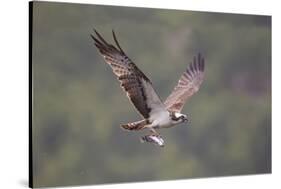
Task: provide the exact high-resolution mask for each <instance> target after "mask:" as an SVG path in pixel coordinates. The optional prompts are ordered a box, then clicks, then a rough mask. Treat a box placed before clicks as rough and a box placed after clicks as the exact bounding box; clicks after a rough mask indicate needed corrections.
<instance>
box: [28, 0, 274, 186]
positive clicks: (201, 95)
mask: <svg viewBox="0 0 281 189" xmlns="http://www.w3.org/2000/svg"><path fill="white" fill-rule="evenodd" d="M93 28H95V29H97V30H98V31H99V32H100V33H101V34H102V35H103V36H104V38H105V39H106V40H107V41H109V42H113V39H112V34H111V30H112V29H114V30H115V32H116V34H117V37H118V39H119V42H120V44H121V46H122V47H123V49H124V50H125V52H126V53H127V54H128V56H129V57H130V58H131V59H132V60H133V61H134V62H135V63H136V64H137V65H138V67H139V68H140V69H141V70H142V71H143V72H144V73H145V74H146V75H147V76H148V77H149V78H150V79H151V80H152V83H153V85H154V88H155V90H156V91H157V92H158V94H159V96H160V97H161V98H162V99H163V100H164V99H165V98H166V97H167V96H168V95H169V93H170V92H171V91H172V89H173V88H174V86H175V85H176V83H177V81H178V79H179V76H180V75H181V73H182V72H183V70H184V69H185V68H186V67H187V65H188V64H189V63H190V62H191V59H192V57H193V55H195V54H197V53H198V52H201V53H202V54H203V55H204V56H205V59H206V75H205V81H204V82H203V84H202V86H201V89H200V90H199V92H198V93H197V94H196V95H194V96H193V97H192V98H191V100H190V101H189V102H188V103H187V104H186V106H185V107H184V109H183V112H184V113H188V114H189V116H190V118H191V123H190V124H189V125H186V124H181V125H179V126H178V127H174V128H172V129H166V130H162V131H160V132H161V134H162V135H163V137H164V140H165V142H166V146H165V147H164V148H159V147H157V146H154V145H152V144H141V143H140V141H139V137H140V136H142V135H143V134H144V133H143V132H124V131H123V130H122V129H120V127H119V125H120V124H122V123H127V122H130V121H136V120H139V119H140V118H141V117H140V115H139V114H138V113H137V112H136V111H135V109H134V108H133V106H132V105H131V103H130V102H129V100H128V99H127V97H126V95H125V93H124V92H123V91H122V89H121V88H120V87H119V82H118V81H117V79H116V78H115V76H114V75H113V73H112V71H111V68H110V67H109V66H108V65H107V64H105V62H104V60H103V59H102V57H101V56H100V55H99V54H98V52H97V49H96V48H95V46H94V43H93V41H92V39H91V38H90V33H93ZM32 43H33V49H32V69H33V72H32V74H33V123H32V124H33V125H32V139H33V173H34V186H35V187H38V186H63V185H88V184H101V183H116V182H136V181H153V180H170V179H184V178H194V177H197V178H198V177H215V176H227V175H241V174H259V173H270V172H271V17H269V16H255V15H239V14H222V13H207V12H193V11H178V10H161V9H148V8H130V7H114V6H96V5H81V4H66V3H50V2H35V3H34V7H33V41H32Z"/></svg>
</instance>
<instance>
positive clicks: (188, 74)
mask: <svg viewBox="0 0 281 189" xmlns="http://www.w3.org/2000/svg"><path fill="white" fill-rule="evenodd" d="M204 64H205V63H204V58H203V57H201V55H200V53H199V54H198V55H197V57H194V58H193V62H192V63H191V64H190V65H189V67H188V68H187V69H186V71H185V72H184V73H183V74H182V76H181V77H180V79H179V81H178V84H177V86H176V87H175V88H174V90H173V91H172V93H171V94H170V95H169V96H168V98H167V99H166V101H165V102H164V104H165V106H166V108H167V109H168V110H170V111H173V112H181V110H182V108H183V106H184V104H185V102H186V101H187V100H188V99H189V98H190V97H191V96H192V95H193V94H194V93H196V92H197V91H198V90H199V87H200V85H201V83H202V81H203V78H204Z"/></svg>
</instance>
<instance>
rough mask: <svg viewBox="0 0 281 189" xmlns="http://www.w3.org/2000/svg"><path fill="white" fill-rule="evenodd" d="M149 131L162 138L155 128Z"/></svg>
mask: <svg viewBox="0 0 281 189" xmlns="http://www.w3.org/2000/svg"><path fill="white" fill-rule="evenodd" d="M149 130H150V133H151V134H153V135H156V136H160V134H159V133H157V132H156V130H155V129H154V128H149Z"/></svg>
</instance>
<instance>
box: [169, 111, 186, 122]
mask: <svg viewBox="0 0 281 189" xmlns="http://www.w3.org/2000/svg"><path fill="white" fill-rule="evenodd" d="M171 118H172V121H173V122H174V124H178V123H183V122H188V119H187V115H185V114H182V113H179V112H172V113H171Z"/></svg>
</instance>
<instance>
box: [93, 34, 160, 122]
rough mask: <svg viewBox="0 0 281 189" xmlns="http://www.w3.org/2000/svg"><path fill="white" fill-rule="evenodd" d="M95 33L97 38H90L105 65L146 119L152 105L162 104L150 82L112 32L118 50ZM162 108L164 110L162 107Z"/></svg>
mask: <svg viewBox="0 0 281 189" xmlns="http://www.w3.org/2000/svg"><path fill="white" fill-rule="evenodd" d="M95 33H96V35H97V37H98V38H97V37H95V36H93V35H91V37H92V38H93V39H94V41H95V45H96V47H97V48H98V50H99V52H100V53H101V54H102V56H103V58H104V59H105V61H106V63H108V64H109V65H110V66H111V68H112V70H113V72H114V74H115V75H116V76H117V78H118V79H119V81H120V82H121V87H122V88H123V89H124V90H125V91H126V93H127V96H128V97H129V99H130V100H131V102H132V103H133V104H134V106H135V107H136V109H137V110H138V111H139V112H140V114H141V115H142V116H143V117H144V118H148V117H149V113H150V112H151V109H152V108H153V105H159V104H162V102H161V100H160V98H159V97H158V96H157V94H156V92H155V91H154V89H153V88H152V84H151V81H150V80H149V79H148V78H147V77H146V76H145V75H144V74H143V73H142V71H141V70H140V69H139V68H138V67H137V66H136V65H135V64H134V63H133V61H131V60H130V58H129V57H128V56H127V55H126V54H125V53H124V51H123V49H122V48H121V47H120V45H119V43H118V41H117V38H116V35H115V33H114V31H112V34H113V38H114V41H115V43H116V45H117V47H118V49H117V48H116V47H115V46H113V45H111V44H108V43H107V42H106V41H105V40H104V39H103V38H102V37H101V35H100V34H99V33H98V32H97V31H96V30H95ZM144 86H146V88H149V90H150V91H149V93H147V91H145V88H144ZM147 98H150V99H151V100H150V101H151V102H150V104H151V106H149V105H148V103H147V101H148V99H147ZM162 106H163V108H164V105H162Z"/></svg>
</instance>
